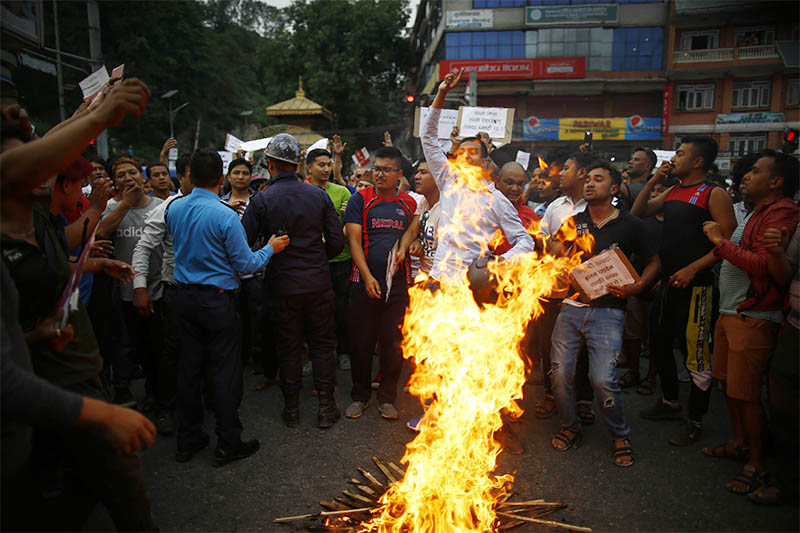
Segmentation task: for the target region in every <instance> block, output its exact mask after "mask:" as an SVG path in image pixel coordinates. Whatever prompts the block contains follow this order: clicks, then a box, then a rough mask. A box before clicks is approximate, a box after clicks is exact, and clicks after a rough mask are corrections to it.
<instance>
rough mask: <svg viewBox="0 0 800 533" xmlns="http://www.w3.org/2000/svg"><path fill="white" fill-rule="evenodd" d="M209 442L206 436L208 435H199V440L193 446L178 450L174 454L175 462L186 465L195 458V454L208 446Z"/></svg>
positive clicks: (209, 439)
mask: <svg viewBox="0 0 800 533" xmlns="http://www.w3.org/2000/svg"><path fill="white" fill-rule="evenodd" d="M209 442H211V438H210V437H209V436H208V433H201V437H200V440H198V441H197V442H196V443H195V444H193V445H191V446H189V447H188V448H186V449H185V450H180V449H179V450H178V451H177V452H175V460H176V461H178V462H179V463H186V462H188V461H190V460H191V459H192V457H194V456H195V454H196V453H197V452H199V451H200V450H202V449H203V448H205V447H206V446H208V443H209Z"/></svg>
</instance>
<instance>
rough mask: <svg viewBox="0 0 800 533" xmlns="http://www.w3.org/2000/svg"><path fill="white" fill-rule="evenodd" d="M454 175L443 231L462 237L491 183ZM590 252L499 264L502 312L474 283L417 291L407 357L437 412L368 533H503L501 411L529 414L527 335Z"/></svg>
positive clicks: (420, 391)
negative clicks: (449, 216) (525, 405)
mask: <svg viewBox="0 0 800 533" xmlns="http://www.w3.org/2000/svg"><path fill="white" fill-rule="evenodd" d="M451 170H452V171H453V172H454V173H455V174H456V175H457V176H458V177H459V179H458V181H457V183H456V184H455V186H453V187H451V188H450V190H448V191H446V194H458V195H459V210H458V213H455V216H454V217H453V220H454V223H453V225H452V226H451V227H447V228H443V227H440V228H438V231H439V232H450V233H452V235H454V236H457V235H458V234H460V233H461V232H460V228H461V227H463V225H464V224H475V223H476V221H477V220H479V218H480V217H483V216H485V214H486V213H485V212H482V211H480V209H482V208H479V207H477V206H478V205H479V204H478V203H477V202H476V201H475V199H476V198H477V195H482V194H489V192H488V183H489V181H488V180H489V175H488V172H486V171H485V170H483V169H480V168H477V167H475V166H472V165H470V164H469V163H467V161H466V160H465V159H462V158H459V159H458V160H456V161H453V162H451ZM470 199H471V200H470ZM532 229H538V227H537V228H532ZM574 229H575V228H574V226H573V227H572V231H573V232H574ZM440 236H441V233H440ZM543 241H545V242H546V239H543ZM440 242H441V237H440ZM486 244H487V249H488V243H486ZM587 246H589V247H590V246H591V243H590V242H586V241H579V242H578V246H576V247H574V248H575V249H576V250H577V252H576V253H574V254H572V255H571V256H570V257H555V256H553V255H550V254H547V253H546V252H541V253H540V252H533V253H530V254H526V255H524V256H518V257H516V258H515V259H514V260H513V261H507V262H506V261H495V262H490V263H489V270H490V271H491V272H492V273H493V274H494V275H495V276H496V279H497V282H498V292H499V299H498V302H497V304H496V305H489V306H485V307H480V306H478V305H477V304H476V303H475V300H474V298H473V295H472V292H471V291H470V289H469V287H468V284H467V280H466V279H464V280H463V283H460V284H457V285H447V286H442V288H441V289H440V290H438V291H431V290H428V289H425V288H422V286H421V284H418V285H415V286H413V287H412V288H411V289H410V291H409V292H410V304H409V307H408V310H407V312H406V316H405V322H404V325H403V334H404V340H403V353H404V356H405V357H409V356H413V357H414V359H415V362H416V370H415V371H414V374H413V375H412V377H411V382H410V390H411V393H412V394H414V395H415V396H417V397H419V398H420V400H422V401H424V400H428V399H430V400H432V403H431V404H430V406H429V407H427V410H426V413H425V416H424V418H423V420H422V422H421V424H420V426H421V427H420V429H421V431H420V433H419V434H418V436H417V437H416V438H415V439H414V440H413V441H412V442H410V443H409V444H408V445H407V446H406V453H405V455H404V457H403V459H402V462H403V463H405V464H407V468H406V474H405V477H404V478H403V479H402V480H401V481H399V482H398V483H395V484H393V485H392V486H391V487H390V488H389V490H388V491H387V492H386V493H385V494H384V496H383V497H382V498H381V500H380V507H379V509H378V511H377V514H376V515H375V516H374V517H373V518H372V520H371V521H369V522H367V523H365V524H363V525H362V529H363V530H367V531H393V532H394V531H398V532H399V531H431V532H439V531H487V530H493V529H496V528H497V525H498V522H497V516H496V513H495V504H496V503H497V501H498V500H499V498H501V497H503V496H504V495H505V494H506V493H507V491H508V487H509V486H510V485H511V482H512V481H513V476H512V475H509V474H505V475H496V474H495V473H494V470H495V467H496V464H497V463H496V461H497V456H498V455H499V453H500V451H501V447H500V445H499V444H498V443H497V441H495V440H494V437H493V436H494V433H495V432H496V431H497V430H499V429H500V428H501V426H502V424H503V422H502V419H501V413H502V412H505V413H508V414H509V415H510V416H512V417H518V416H521V415H522V409H521V408H520V406H519V405H518V404H517V401H518V400H520V399H521V398H522V393H523V390H522V388H523V385H524V381H525V366H524V362H523V359H522V357H520V352H519V345H520V342H521V341H522V338H523V336H524V333H525V326H526V324H527V322H528V321H529V320H531V317H535V316H538V315H539V314H540V313H541V312H542V307H541V305H540V298H543V297H546V296H547V295H549V294H550V293H551V292H553V291H554V290H555V289H563V288H564V286H565V281H566V279H567V278H566V276H565V275H564V274H565V272H566V270H567V269H569V268H572V267H573V266H575V265H577V264H580V255H581V251H580V250H581V249H583V250H585V249H587V248H586V247H587Z"/></svg>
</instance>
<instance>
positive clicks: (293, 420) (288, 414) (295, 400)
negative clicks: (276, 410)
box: [282, 391, 300, 428]
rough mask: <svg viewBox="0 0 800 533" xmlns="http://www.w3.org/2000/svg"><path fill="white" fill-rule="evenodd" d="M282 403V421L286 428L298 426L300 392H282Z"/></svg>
mask: <svg viewBox="0 0 800 533" xmlns="http://www.w3.org/2000/svg"><path fill="white" fill-rule="evenodd" d="M283 401H284V404H285V405H284V408H283V413H282V416H283V421H284V422H286V426H287V427H290V428H296V427H297V426H299V425H300V392H299V391H298V392H292V393H286V392H284V393H283Z"/></svg>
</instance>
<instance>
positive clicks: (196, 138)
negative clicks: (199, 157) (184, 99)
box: [194, 118, 200, 151]
mask: <svg viewBox="0 0 800 533" xmlns="http://www.w3.org/2000/svg"><path fill="white" fill-rule="evenodd" d="M199 142H200V119H199V118H198V119H197V129H196V130H194V150H195V151H197V144H198V143H199Z"/></svg>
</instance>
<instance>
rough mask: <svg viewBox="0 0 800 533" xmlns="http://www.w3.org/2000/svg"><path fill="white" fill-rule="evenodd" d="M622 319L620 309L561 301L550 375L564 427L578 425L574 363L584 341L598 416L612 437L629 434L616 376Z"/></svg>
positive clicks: (577, 426)
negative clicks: (580, 305) (570, 303)
mask: <svg viewBox="0 0 800 533" xmlns="http://www.w3.org/2000/svg"><path fill="white" fill-rule="evenodd" d="M624 323H625V310H623V309H614V308H610V307H575V306H573V305H569V304H562V306H561V312H560V313H559V315H558V319H557V320H556V325H555V327H554V328H553V337H552V350H551V354H550V355H551V359H552V374H551V376H550V379H551V381H552V384H553V395H554V396H555V400H556V406H557V407H558V414H559V416H560V417H561V426H562V427H563V428H565V429H568V430H570V431H574V432H578V431H580V429H581V422H580V418H578V414H577V412H576V410H575V367H576V365H577V362H578V355H579V353H580V350H581V346H582V345H583V344H584V342H585V343H586V348H587V350H588V352H589V382H590V383H591V384H592V388H593V389H594V393H595V396H596V397H597V403H598V404H599V406H600V409H599V415H600V418H602V420H603V422H605V424H606V427H607V428H608V431H609V433H611V436H612V437H613V438H614V439H624V438H626V437H627V436H628V433H629V432H630V428H628V424H626V423H625V414H624V413H623V410H622V394H621V389H620V386H619V384H618V383H617V376H616V371H617V354H618V353H619V352H620V350H621V349H622V329H623V325H624Z"/></svg>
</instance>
